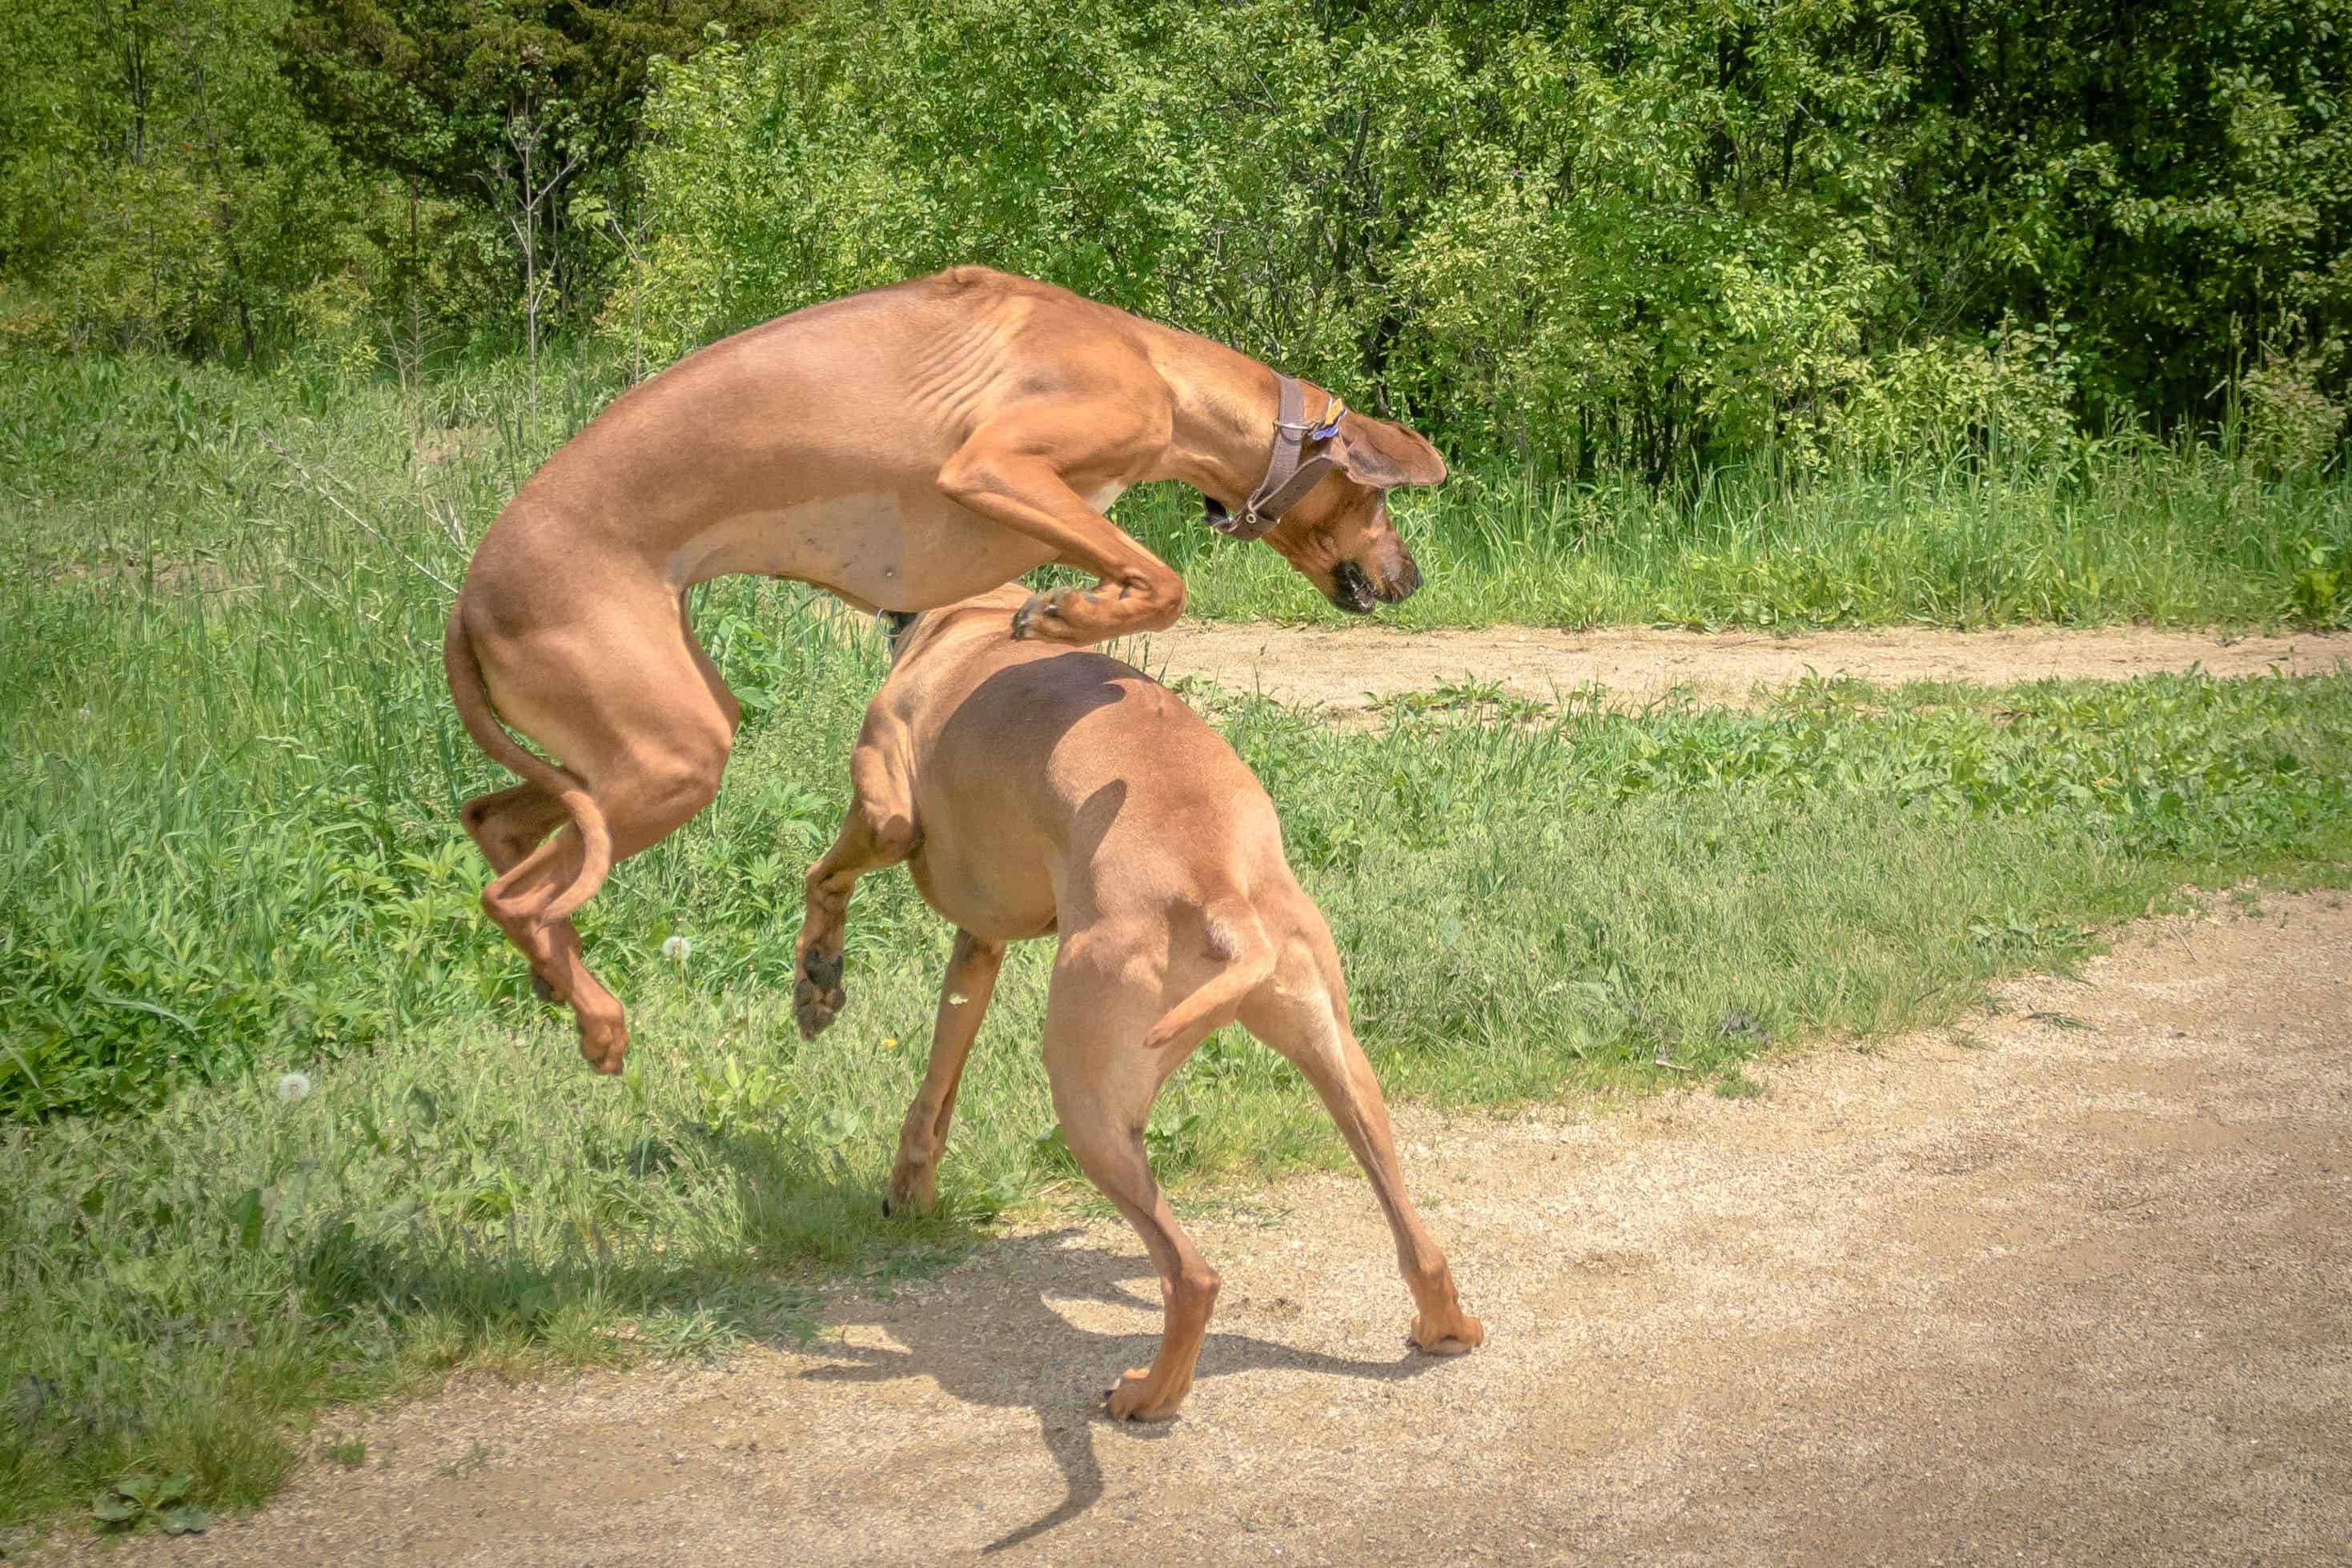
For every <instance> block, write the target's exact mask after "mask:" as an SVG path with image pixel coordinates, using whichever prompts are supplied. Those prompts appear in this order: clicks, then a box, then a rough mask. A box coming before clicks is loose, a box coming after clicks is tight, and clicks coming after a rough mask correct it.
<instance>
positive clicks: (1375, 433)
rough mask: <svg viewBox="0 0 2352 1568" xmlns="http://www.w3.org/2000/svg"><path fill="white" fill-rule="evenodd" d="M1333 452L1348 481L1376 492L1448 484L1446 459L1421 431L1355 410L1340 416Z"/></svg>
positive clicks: (1332, 443)
mask: <svg viewBox="0 0 2352 1568" xmlns="http://www.w3.org/2000/svg"><path fill="white" fill-rule="evenodd" d="M1330 450H1331V455H1332V457H1333V459H1334V460H1336V461H1337V462H1338V463H1339V466H1340V467H1341V468H1343V469H1345V470H1347V474H1348V477H1349V478H1350V479H1353V480H1354V481H1355V482H1356V483H1357V484H1359V485H1364V486H1370V488H1372V489H1375V490H1392V489H1394V488H1395V487H1396V486H1399V485H1442V484H1444V482H1445V459H1444V458H1443V457H1440V456H1439V455H1437V448H1436V447H1434V446H1432V445H1431V444H1429V443H1428V442H1427V441H1425V440H1423V438H1422V436H1421V434H1420V433H1419V432H1417V431H1412V430H1407V429H1406V428H1405V427H1404V426H1403V425H1402V424H1391V423H1389V422H1388V421H1387V420H1385V419H1372V418H1369V417H1367V416H1366V415H1364V414H1360V413H1356V412H1355V411H1354V410H1353V409H1350V410H1349V411H1348V412H1347V413H1344V414H1341V415H1340V416H1339V434H1337V435H1335V436H1333V437H1332V438H1331V448H1330Z"/></svg>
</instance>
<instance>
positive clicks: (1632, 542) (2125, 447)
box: [1119, 440, 2352, 630]
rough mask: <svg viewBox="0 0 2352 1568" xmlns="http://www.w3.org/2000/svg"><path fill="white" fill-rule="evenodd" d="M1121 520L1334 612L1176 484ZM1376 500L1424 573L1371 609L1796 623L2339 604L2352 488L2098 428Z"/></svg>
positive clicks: (1164, 543)
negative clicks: (2068, 437) (1814, 462)
mask: <svg viewBox="0 0 2352 1568" xmlns="http://www.w3.org/2000/svg"><path fill="white" fill-rule="evenodd" d="M1124 507H1125V509H1124V510H1122V512H1121V513H1120V514H1119V520H1120V521H1121V522H1123V523H1124V524H1126V525H1127V526H1128V527H1129V528H1131V529H1133V530H1134V531H1135V532H1136V533H1137V534H1138V536H1139V537H1140V538H1143V539H1144V540H1146V541H1147V542H1148V543H1150V545H1151V546H1152V548H1153V549H1157V550H1159V551H1160V553H1161V554H1162V555H1164V556H1165V557H1166V558H1167V559H1168V560H1169V561H1170V562H1171V564H1172V565H1174V566H1176V567H1178V568H1179V569H1180V570H1182V571H1183V572H1184V574H1185V577H1186V580H1187V583H1188V586H1189V591H1190V598H1189V601H1188V602H1189V604H1190V606H1191V608H1192V612H1194V613H1196V614H1201V615H1206V616H1213V617H1219V618H1233V619H1265V620H1276V621H1294V622H1320V623H1327V624H1328V623H1337V622H1341V621H1343V620H1344V619H1345V617H1344V616H1342V615H1341V614H1340V613H1339V612H1337V611H1335V610H1332V609H1331V608H1330V607H1329V606H1328V605H1326V604H1324V603H1322V602H1321V601H1318V600H1316V599H1315V598H1313V597H1312V596H1310V595H1304V594H1301V593H1299V592H1298V591H1297V586H1296V584H1295V583H1294V582H1293V581H1291V580H1289V573H1288V571H1287V569H1286V568H1285V567H1284V566H1283V564H1282V563H1281V562H1280V560H1278V559H1276V558H1275V557H1274V555H1273V553H1272V552H1271V551H1267V550H1242V549H1233V548H1232V547H1231V546H1229V545H1227V544H1225V543H1224V542H1223V541H1221V540H1213V539H1212V538H1204V537H1203V530H1202V528H1201V527H1200V515H1199V502H1198V499H1197V498H1196V497H1193V496H1192V493H1191V492H1189V491H1181V490H1178V489H1176V488H1175V487H1155V488H1154V489H1153V490H1152V491H1150V492H1145V493H1139V494H1138V495H1137V496H1136V497H1133V498H1131V499H1130V500H1129V501H1127V502H1126V503H1124ZM1391 512H1392V515H1393V516H1395V517H1397V519H1398V520H1399V523H1400V525H1401V526H1402V528H1403V531H1404V533H1405V535H1406V537H1407V538H1408V539H1409V540H1410V541H1411V542H1412V547H1413V549H1414V551H1415V552H1416V554H1417V556H1418V558H1419V559H1420V562H1421V566H1422V570H1423V576H1424V577H1425V578H1426V579H1427V580H1428V586H1426V587H1424V588H1423V590H1422V591H1421V592H1420V593H1419V594H1417V595H1415V596H1414V598H1413V599H1412V600H1411V601H1408V602H1406V603H1405V604H1403V605H1402V606H1400V607H1398V608H1396V609H1395V610H1393V611H1384V612H1382V615H1383V618H1384V619H1386V620H1389V621H1391V622H1397V623H1401V624H1403V625H1407V626H1414V627H1433V626H1478V625H1487V624H1492V623H1495V622H1518V623H1522V624H1528V625H1546V626H1565V627H1571V628H1582V627H1588V626H1601V625H1624V624H1634V625H1641V624H1664V625H1673V626H1689V627H1699V628H1706V629H1710V630H1711V629H1714V628H1717V627H1722V626H1751V627H1773V628H1781V629H1790V630H1793V629H1799V628H1804V627H1818V626H1884V625H1895V624H1916V625H1927V626H1950V627H1960V628H1977V627H1984V626H1994V625H2003V624H2010V623H2015V622H2053V623H2057V624H2062V625H2082V626H2089V625H2103V624H2112V623H2118V622H2149V623H2155V624H2162V625H2221V624H2231V623H2238V624H2248V623H2282V622H2284V623H2289V624H2297V625H2305V626H2322V627H2336V626H2342V625H2344V624H2346V623H2347V617H2352V577H2347V576H2346V575H2345V568H2346V565H2347V560H2352V485H2347V484H2345V483H2343V482H2341V481H2339V480H2332V479H2318V478H2314V477H2310V476H2302V477H2297V478H2284V477H2280V476H2273V475H2269V474H2266V473H2265V472H2264V471H2263V469H2262V468H2261V466H2260V465H2256V464H2253V463H2250V462H2243V461H2239V460H2235V459H2231V458H2230V457H2228V456H2226V455H2223V454H2222V453H2221V451H2220V450H2219V449H2217V448H2215V447H2213V446H2210V445H2202V444H2197V443H2195V442H2190V441H2185V440H2184V441H2182V442H2179V443H2176V444H2169V445H2167V444H2155V443H2149V442H2146V441H2128V442H2122V441H2119V442H2106V443H2101V442H2093V443H2087V444H2084V447H2083V448H2082V449H2080V450H2079V451H2077V452H2075V453H2074V454H2072V455H2069V456H2068V457H2067V458H2066V459H2065V460H2064V461H2063V462H2048V463H2023V462H2020V463H2016V464H1990V465H1989V464H1986V463H1984V462H1982V461H1980V460H1977V459H1963V458H1958V457H1951V458H1945V459H1941V460H1933V459H1929V458H1927V457H1920V456H1913V457H1908V458H1904V457H1897V458H1894V459H1890V460H1889V461H1886V462H1884V463H1878V464H1874V465H1869V466H1867V467H1855V468H1848V469H1844V470H1842V471H1840V472H1838V473H1836V474H1834V475H1832V476H1825V477H1821V478H1816V479H1811V480H1808V481H1805V482H1803V483H1792V482H1790V481H1789V480H1787V479H1786V478H1783V477H1780V476H1775V475H1773V474H1771V473H1769V471H1763V470H1758V471H1748V472H1719V473H1711V474H1707V475H1704V476H1698V477H1696V478H1693V479H1691V480H1689V481H1687V482H1685V483H1680V484H1675V485H1672V486H1665V487H1664V488H1653V487H1652V486H1648V485H1646V484H1644V483H1643V482H1641V481H1639V480H1637V479H1634V478H1632V477H1629V476H1618V477H1615V478H1610V479H1604V480H1601V481H1599V482H1583V483H1570V482H1565V481H1562V482H1555V483H1543V482H1539V481H1538V480H1536V479H1534V478H1533V477H1531V476H1528V474H1526V473H1525V472H1522V471H1515V470H1503V469H1491V468H1486V467H1482V466H1480V465H1477V464H1475V462H1474V463H1471V464H1468V465H1464V467H1463V469H1462V470H1461V471H1458V472H1457V473H1456V474H1455V475H1454V477H1453V478H1451V479H1450V480H1449V481H1448V482H1447V483H1446V484H1445V485H1444V486H1443V487H1441V488H1440V489H1437V490H1435V491H1432V492H1425V493H1423V492H1414V491H1410V490H1405V491H1398V492H1396V493H1395V494H1394V495H1393V497H1391Z"/></svg>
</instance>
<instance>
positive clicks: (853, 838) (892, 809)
mask: <svg viewBox="0 0 2352 1568" xmlns="http://www.w3.org/2000/svg"><path fill="white" fill-rule="evenodd" d="M890 755H891V748H890V747H887V746H884V745H877V744H876V743H875V740H874V737H870V736H869V737H865V738H861V739H860V740H859V742H858V746H857V749H856V752H855V753H853V754H852V755H851V757H850V759H849V776H850V779H851V780H852V782H853V784H854V785H855V786H856V794H855V795H854V796H853V797H852V799H851V800H850V802H849V814H848V815H847V816H846V817H844V818H843V819H842V821H841V831H840V832H839V833H838V834H837V835H835V838H834V841H833V847H832V848H831V849H829V850H827V851H825V852H824V855H823V856H822V857H821V858H820V859H819V860H818V861H817V862H816V863H815V864H814V865H813V866H811V867H809V870H808V881H807V898H806V903H805V904H804V905H803V912H802V915H801V934H800V939H799V940H798V941H797V942H795V943H794V944H793V1016H794V1018H795V1019H798V1021H799V1023H800V1028H801V1038H802V1039H803V1040H814V1039H815V1038H816V1037H817V1036H818V1034H820V1033H821V1032H823V1031H824V1028H825V1026H826V1025H827V1024H830V1023H831V1022H833V1020H834V1019H835V1016H836V1015H838V1014H839V1013H840V1011H841V1009H842V1008H843V1006H844V1005H845V1003H846V1002H847V1001H848V999H849V993H848V991H847V989H846V988H845V987H844V986H843V985H842V978H841V967H842V948H843V944H844V942H845V939H846V936H847V934H848V915H849V894H850V890H851V889H852V888H854V887H856V885H857V879H858V878H859V877H861V876H864V875H865V874H866V873H867V872H869V871H880V870H881V869H883V868H884V867H885V866H893V865H897V864H898V862H900V861H903V860H905V859H906V858H907V857H908V855H911V854H913V853H914V852H915V850H916V847H917V846H918V845H919V844H920V843H921V842H922V835H921V833H920V832H919V831H918V830H917V829H916V826H915V801H914V795H913V792H912V791H911V790H909V789H908V788H907V784H906V780H905V778H904V776H903V775H902V774H901V773H900V772H899V770H898V768H895V767H893V766H892V765H891V763H890V761H889V757H890Z"/></svg>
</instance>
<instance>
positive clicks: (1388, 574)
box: [1265, 410, 1445, 615]
mask: <svg viewBox="0 0 2352 1568" xmlns="http://www.w3.org/2000/svg"><path fill="white" fill-rule="evenodd" d="M1318 453H1321V454H1323V455H1328V456H1329V457H1330V459H1331V460H1332V463H1333V465H1334V466H1333V468H1332V471H1331V472H1330V473H1328V474H1327V475H1325V476H1323V478H1322V479H1321V480H1320V481H1319V482H1318V484H1316V486H1314V488H1312V489H1310V490H1308V491H1307V494H1305V495H1304V496H1301V497H1299V498H1298V500H1297V504H1295V505H1294V506H1292V507H1291V508H1290V510H1289V511H1288V512H1287V513H1286V514H1285V515H1284V517H1283V519H1282V521H1281V522H1280V523H1278V524H1276V526H1275V527H1274V528H1272V529H1270V530H1269V531H1268V532H1267V533H1266V535H1265V542H1266V543H1267V544H1269V545H1271V546H1273V547H1274V549H1275V552H1276V554H1278V555H1280V556H1281V557H1282V559H1285V560H1286V561H1288V562H1289V563H1290V564H1291V566H1292V567H1293V568H1295V569H1296V570H1297V571H1298V572H1299V574H1300V575H1301V576H1303V577H1305V578H1306V579H1307V581H1309V582H1311V583H1313V584H1314V585H1315V586H1316V587H1317V588H1318V589H1319V590H1321V591H1322V594H1323V597H1324V598H1326V599H1328V600H1329V601H1331V602H1332V603H1334V604H1336V605H1338V606H1339V608H1340V609H1342V610H1345V611H1347V612H1349V614H1351V615H1366V614H1370V612H1371V609H1372V606H1373V605H1374V604H1376V603H1378V604H1398V603H1402V601H1404V600H1405V599H1407V598H1408V597H1410V596H1411V595H1412V591H1413V590H1414V589H1416V588H1419V587H1420V586H1421V568H1420V567H1418V566H1416V565H1414V564H1413V559H1412V551H1411V550H1410V549H1406V548H1405V542H1404V539H1403V538H1402V536H1400V535H1399V534H1398V533H1397V531H1396V526H1395V525H1394V524H1393V523H1391V521H1390V520H1389V492H1390V491H1391V490H1393V489H1395V488H1396V487H1397V486H1400V485H1438V484H1443V483H1444V479H1445V459H1444V458H1443V457H1440V456H1439V455H1437V448H1435V447H1434V446H1432V445H1431V444H1429V443H1428V442H1427V441H1426V440H1424V439H1423V437H1422V436H1421V434H1419V433H1418V432H1416V431H1412V430H1408V429H1406V428H1405V427H1404V426H1403V425H1402V424H1392V423H1390V422H1389V421H1387V420H1385V419H1373V418H1370V416H1368V415H1365V414H1360V413H1355V412H1354V411H1353V410H1350V411H1349V412H1348V413H1345V414H1343V415H1341V416H1340V419H1339V430H1338V432H1337V433H1336V434H1332V435H1331V436H1329V437H1328V438H1327V439H1326V440H1324V441H1321V442H1316V443H1311V444H1309V445H1308V446H1307V451H1306V453H1305V454H1304V455H1306V456H1307V457H1310V458H1311V457H1313V456H1315V455H1317V454H1318Z"/></svg>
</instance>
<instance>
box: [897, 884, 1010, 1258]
mask: <svg viewBox="0 0 2352 1568" xmlns="http://www.w3.org/2000/svg"><path fill="white" fill-rule="evenodd" d="M1003 963H1004V944H1003V943H1002V942H992V941H991V940H989V939H988V938H987V937H985V936H973V935H972V934H971V932H969V931H961V930H960V931H958V932H957V933H956V936H955V952H954V954H953V956H950V958H949V959H948V972H947V974H946V976H945V977H943V978H942V979H941V980H940V1011H939V1018H938V1019H937V1020H936V1021H935V1022H934V1023H933V1024H932V1026H931V1064H930V1067H929V1070H928V1071H926V1072H925V1073H924V1074H923V1086H922V1087H921V1088H920V1089H918V1090H917V1091H916V1092H915V1099H914V1103H912V1104H910V1105H908V1107H907V1123H906V1125H905V1126H904V1127H902V1128H901V1129H899V1133H898V1159H897V1161H896V1162H895V1163H893V1164H892V1166H890V1188H889V1192H888V1194H887V1196H886V1197H884V1198H883V1199H882V1212H883V1213H885V1214H929V1212H930V1211H931V1206H932V1205H933V1204H934V1203H936V1202H938V1201H939V1168H940V1150H941V1149H942V1148H944V1147H945V1146H946V1145H947V1141H948V1123H949V1122H950V1119H952V1118H953V1116H954V1115H955V1101H956V1089H957V1087H958V1086H959V1085H960V1084H961V1083H962V1082H963V1064H964V1060H965V1058H967V1057H969V1056H970V1055H971V1042H972V1040H973V1039H974V1038H975V1037H977V1036H978V1035H979V1033H980V1020H981V1019H982V1018H983V1017H985V1016H986V1015H987V1012H988V998H989V997H990V996H991V995H992V994H993V993H994V991H995V989H996V972H997V970H998V969H999V968H1000V967H1003Z"/></svg>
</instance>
